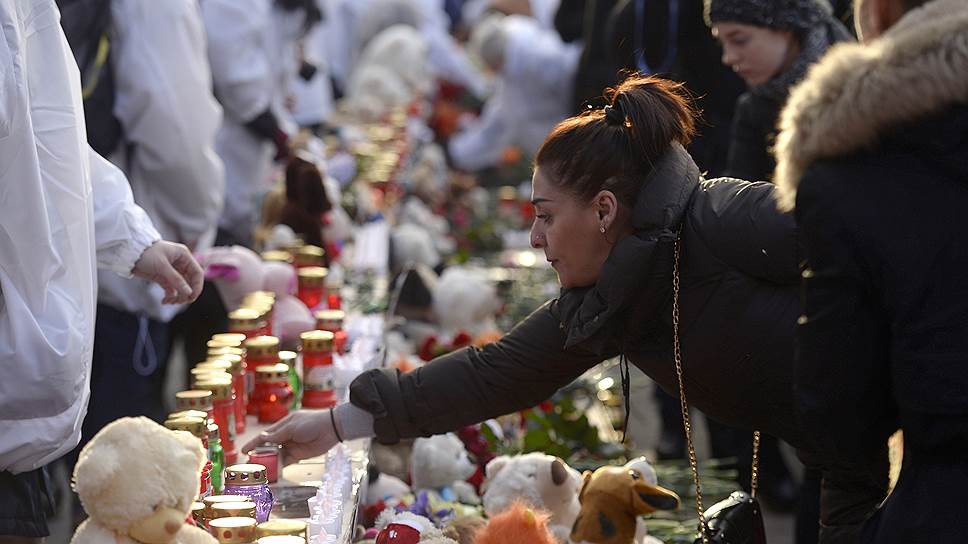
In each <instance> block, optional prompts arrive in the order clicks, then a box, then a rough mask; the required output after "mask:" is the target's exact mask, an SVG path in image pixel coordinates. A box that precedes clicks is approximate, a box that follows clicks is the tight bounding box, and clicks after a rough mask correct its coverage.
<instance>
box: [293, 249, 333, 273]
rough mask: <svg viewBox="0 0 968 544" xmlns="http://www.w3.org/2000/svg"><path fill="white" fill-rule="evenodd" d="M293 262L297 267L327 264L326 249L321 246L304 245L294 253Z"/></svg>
mask: <svg viewBox="0 0 968 544" xmlns="http://www.w3.org/2000/svg"><path fill="white" fill-rule="evenodd" d="M293 264H294V265H295V266H296V268H305V267H307V266H325V264H326V250H324V249H323V248H321V247H319V246H314V245H304V246H302V247H300V248H299V249H297V250H296V254H295V255H293Z"/></svg>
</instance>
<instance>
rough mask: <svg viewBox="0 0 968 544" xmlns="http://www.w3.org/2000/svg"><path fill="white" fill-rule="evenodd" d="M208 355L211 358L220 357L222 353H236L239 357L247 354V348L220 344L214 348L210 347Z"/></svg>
mask: <svg viewBox="0 0 968 544" xmlns="http://www.w3.org/2000/svg"><path fill="white" fill-rule="evenodd" d="M207 355H208V356H209V358H212V359H218V358H219V357H221V356H222V355H236V356H238V357H244V356H245V348H241V347H239V348H235V347H230V346H218V347H214V348H208V353H207Z"/></svg>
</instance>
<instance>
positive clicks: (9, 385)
mask: <svg viewBox="0 0 968 544" xmlns="http://www.w3.org/2000/svg"><path fill="white" fill-rule="evenodd" d="M0 34H2V37H0V74H2V79H0V97H2V98H0V164H2V165H3V169H2V170H0V376H2V379H0V470H9V471H11V472H14V473H19V472H24V471H28V470H33V469H35V468H38V467H41V466H43V465H45V464H47V463H49V462H51V461H53V460H54V459H57V458H58V457H60V456H61V455H63V454H64V453H66V452H67V451H69V450H71V449H72V448H73V447H74V446H75V445H77V442H78V440H79V439H80V433H81V420H82V419H83V418H84V414H85V412H86V410H87V401H88V396H89V382H90V364H91V355H92V349H93V341H94V310H95V298H96V289H97V285H96V283H95V273H96V267H97V266H100V267H102V268H109V269H111V270H113V271H115V272H118V273H121V274H129V273H130V271H131V269H132V268H133V267H134V264H135V262H136V261H137V259H138V258H139V257H140V256H141V253H142V252H143V251H144V250H145V249H146V248H147V247H148V246H149V245H151V244H152V243H154V242H155V241H157V240H158V239H159V238H160V236H159V234H158V232H157V231H156V230H155V229H154V227H152V225H151V220H150V219H148V216H147V215H146V214H145V213H144V211H142V210H141V208H139V207H138V206H136V205H135V204H134V202H133V200H132V197H131V190H130V189H129V187H128V182H127V181H126V180H125V178H124V175H123V174H122V173H121V172H120V171H119V170H118V169H117V168H115V167H113V166H112V165H111V164H110V163H109V162H107V161H106V160H104V159H102V158H100V157H99V156H98V155H97V154H96V153H94V151H92V150H91V149H90V148H89V147H88V145H87V137H86V128H85V125H84V110H83V107H82V104H81V90H80V75H79V73H78V70H77V65H76V64H75V62H74V56H73V55H72V54H71V50H70V47H69V46H68V44H67V40H66V39H65V38H64V34H63V32H62V31H61V27H60V22H59V14H58V11H57V8H56V7H55V4H54V0H0Z"/></svg>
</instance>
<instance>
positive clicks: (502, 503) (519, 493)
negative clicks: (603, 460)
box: [484, 453, 582, 541]
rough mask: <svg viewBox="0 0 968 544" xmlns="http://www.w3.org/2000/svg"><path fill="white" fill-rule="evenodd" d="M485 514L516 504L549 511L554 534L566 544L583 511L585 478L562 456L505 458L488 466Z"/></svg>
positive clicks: (532, 454)
mask: <svg viewBox="0 0 968 544" xmlns="http://www.w3.org/2000/svg"><path fill="white" fill-rule="evenodd" d="M485 473H486V476H487V480H486V481H485V484H484V487H485V491H484V512H485V513H486V514H487V515H488V516H490V517H493V516H495V515H497V514H499V513H501V512H503V511H504V510H507V509H508V508H509V507H510V506H511V505H512V504H514V503H515V502H516V501H523V502H524V503H525V504H528V505H530V506H531V507H532V508H540V509H543V510H546V511H547V512H548V513H549V514H550V516H551V518H550V521H549V524H550V527H551V530H552V532H553V533H554V534H555V536H556V537H557V538H558V539H559V540H560V541H566V540H567V539H568V534H569V532H570V531H571V527H572V525H573V524H574V523H575V518H577V517H578V512H579V510H581V503H579V502H578V493H579V491H581V486H582V477H581V474H579V473H578V471H577V470H575V469H573V468H571V467H570V466H568V465H567V464H566V463H565V462H564V461H562V460H561V459H559V458H558V457H554V456H551V455H545V454H543V453H528V454H525V455H518V456H514V457H508V456H506V455H502V456H500V457H497V458H495V459H494V460H493V461H491V462H490V463H488V464H487V468H486V469H485Z"/></svg>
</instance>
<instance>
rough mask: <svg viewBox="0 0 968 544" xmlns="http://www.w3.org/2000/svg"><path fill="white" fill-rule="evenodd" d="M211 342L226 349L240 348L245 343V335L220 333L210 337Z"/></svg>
mask: <svg viewBox="0 0 968 544" xmlns="http://www.w3.org/2000/svg"><path fill="white" fill-rule="evenodd" d="M212 341H213V342H217V343H218V344H221V345H223V346H226V347H233V348H237V347H241V346H242V342H245V335H244V334H242V333H237V332H220V333H217V334H213V335H212Z"/></svg>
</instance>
